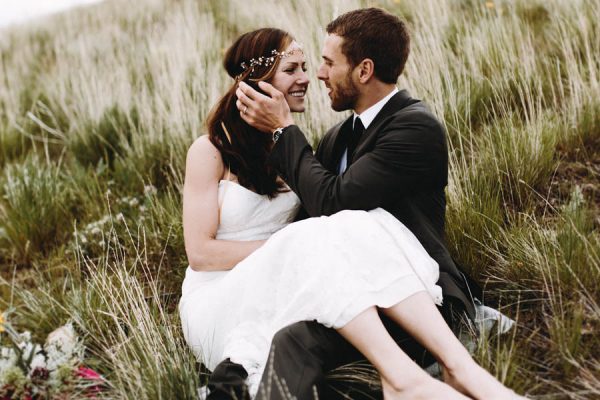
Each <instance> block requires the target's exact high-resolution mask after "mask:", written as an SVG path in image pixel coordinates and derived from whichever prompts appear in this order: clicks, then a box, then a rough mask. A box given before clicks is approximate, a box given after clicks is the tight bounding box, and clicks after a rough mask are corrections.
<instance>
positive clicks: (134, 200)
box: [129, 197, 140, 207]
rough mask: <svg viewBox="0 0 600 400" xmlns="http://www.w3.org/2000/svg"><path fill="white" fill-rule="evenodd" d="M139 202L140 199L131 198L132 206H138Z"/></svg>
mask: <svg viewBox="0 0 600 400" xmlns="http://www.w3.org/2000/svg"><path fill="white" fill-rule="evenodd" d="M138 204H140V201H139V200H138V199H137V198H136V197H133V198H132V199H131V200H129V206H130V207H136V206H137V205H138Z"/></svg>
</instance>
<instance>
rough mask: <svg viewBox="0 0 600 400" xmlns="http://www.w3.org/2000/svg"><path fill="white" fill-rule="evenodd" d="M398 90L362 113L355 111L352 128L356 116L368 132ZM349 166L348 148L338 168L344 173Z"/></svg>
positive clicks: (395, 89)
mask: <svg viewBox="0 0 600 400" xmlns="http://www.w3.org/2000/svg"><path fill="white" fill-rule="evenodd" d="M398 92H399V90H398V88H396V87H395V88H394V90H392V91H391V92H390V93H389V94H388V95H387V96H385V97H384V98H383V99H381V100H379V101H378V102H377V103H375V104H373V105H372V106H371V107H369V108H367V109H366V110H365V111H363V112H362V114H360V115H358V114H356V113H354V120H353V121H352V129H354V121H356V118H360V120H361V121H362V123H363V126H364V127H365V132H366V130H367V129H368V128H369V125H371V122H373V120H374V119H375V117H376V116H377V114H379V112H380V111H381V109H382V108H383V106H385V105H386V104H387V102H388V101H389V100H390V99H391V98H392V96H394V95H395V94H396V93H398ZM363 134H364V132H363ZM347 166H348V149H346V150H344V154H343V155H342V159H341V161H340V166H339V169H338V172H339V174H340V175H341V174H343V173H344V171H346V168H347Z"/></svg>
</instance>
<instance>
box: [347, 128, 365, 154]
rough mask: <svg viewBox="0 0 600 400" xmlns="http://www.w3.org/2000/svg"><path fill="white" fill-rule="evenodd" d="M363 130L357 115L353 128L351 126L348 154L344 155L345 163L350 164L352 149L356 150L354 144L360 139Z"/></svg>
mask: <svg viewBox="0 0 600 400" xmlns="http://www.w3.org/2000/svg"><path fill="white" fill-rule="evenodd" d="M364 131H365V127H364V125H363V123H362V121H361V120H360V118H359V117H356V120H354V128H352V135H350V137H349V138H348V155H347V156H346V160H347V161H346V165H350V163H351V162H352V159H353V158H354V151H355V150H356V145H357V144H358V141H359V140H360V137H361V136H362V134H363V132H364Z"/></svg>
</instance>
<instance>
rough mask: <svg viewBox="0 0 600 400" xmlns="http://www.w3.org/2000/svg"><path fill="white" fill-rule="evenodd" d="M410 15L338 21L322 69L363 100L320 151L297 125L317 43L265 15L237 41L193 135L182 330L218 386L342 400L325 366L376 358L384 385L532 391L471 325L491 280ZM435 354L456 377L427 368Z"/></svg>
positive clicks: (469, 394)
mask: <svg viewBox="0 0 600 400" xmlns="http://www.w3.org/2000/svg"><path fill="white" fill-rule="evenodd" d="M409 42H410V41H409V35H408V33H407V30H406V27H405V24H404V23H403V22H402V21H400V20H399V19H398V18H397V17H396V16H393V15H391V14H389V13H387V12H385V11H383V10H380V9H375V8H368V9H361V10H356V11H352V12H349V13H346V14H344V15H342V16H340V17H338V18H337V19H335V20H334V21H332V22H331V23H330V24H329V25H328V26H327V36H326V38H325V42H324V46H323V50H322V58H323V62H322V64H321V66H320V67H319V70H318V73H317V75H318V77H319V79H320V80H322V81H323V82H324V83H325V86H326V87H327V90H328V94H329V97H330V100H331V107H332V108H333V109H334V110H335V111H345V110H352V111H353V113H352V115H351V116H350V117H348V118H347V119H345V120H344V121H342V122H340V123H339V124H337V125H335V126H334V127H333V128H331V129H330V130H329V131H328V132H327V133H326V134H325V136H324V137H323V139H322V141H321V143H320V144H319V147H318V149H317V151H316V153H315V154H313V150H312V148H311V146H310V145H309V144H308V143H307V141H306V138H305V135H304V134H303V132H302V131H301V130H300V128H299V127H298V126H296V125H295V124H294V120H293V117H292V115H291V113H292V112H303V111H304V110H305V99H306V91H307V89H308V86H309V80H308V77H307V75H306V60H305V56H304V53H303V50H302V46H301V45H300V44H299V43H297V42H296V41H295V40H294V38H293V37H292V36H291V35H290V34H289V33H287V32H284V31H282V30H279V29H271V28H264V29H259V30H256V31H253V32H249V33H246V34H243V35H242V36H240V37H239V38H238V39H237V40H236V41H235V42H234V43H233V44H232V46H231V47H230V48H229V49H228V51H227V52H226V54H225V60H224V66H225V69H226V70H227V73H228V74H229V76H230V77H231V78H232V79H233V82H232V84H231V88H230V89H229V91H228V92H227V93H226V94H225V95H224V96H223V97H222V98H221V99H220V100H219V102H218V103H217V104H216V106H215V107H214V108H213V110H212V112H211V114H210V115H209V117H208V121H207V127H208V135H206V136H202V137H200V138H199V139H197V140H196V141H195V142H194V143H193V145H192V146H191V147H190V149H189V152H188V156H187V162H186V176H185V185H184V198H183V200H184V201H183V203H184V204H183V224H184V236H185V244H186V251H187V255H188V260H189V267H188V269H187V271H186V276H185V280H184V282H183V288H182V298H181V301H180V305H179V309H180V314H181V319H182V324H183V332H184V335H185V338H186V340H187V342H188V344H189V345H190V346H191V348H192V349H193V351H194V353H195V354H196V355H197V357H198V359H199V360H200V361H201V362H203V363H204V364H205V365H206V366H207V367H208V368H209V369H211V370H212V371H213V373H212V375H211V378H210V381H209V389H210V394H209V396H208V397H209V398H212V399H229V398H247V397H256V398H259V399H283V398H292V397H294V398H297V399H302V400H305V399H313V398H315V394H318V396H319V398H325V399H331V398H334V397H335V395H334V394H333V393H332V392H329V391H328V390H330V389H329V388H328V387H327V385H325V384H323V381H324V376H325V374H326V373H327V372H328V371H330V370H332V369H333V368H336V367H338V366H340V365H342V364H345V363H350V362H353V361H357V360H362V359H365V358H366V359H367V360H368V361H370V362H371V363H372V364H373V365H374V367H375V368H376V369H377V371H378V372H379V374H380V377H381V383H382V388H383V397H384V398H385V399H440V400H441V399H444V400H448V399H469V398H472V399H485V400H490V399H517V398H521V397H520V396H518V395H516V394H515V393H514V392H513V391H511V390H510V389H508V388H506V387H504V386H503V385H502V384H501V383H500V382H498V381H497V380H496V379H495V378H494V377H493V376H491V375H490V374H489V373H488V372H487V371H485V370H484V369H483V368H481V367H480V366H479V365H477V364H476V363H475V362H474V360H473V359H472V358H471V356H470V354H469V352H468V351H467V350H466V349H465V348H464V347H463V345H462V344H461V343H460V342H459V340H458V339H457V337H456V336H455V332H456V331H457V330H458V328H459V327H460V324H461V323H462V322H463V321H464V320H465V319H467V320H472V319H473V318H474V315H475V305H474V298H473V297H472V296H474V295H476V294H477V293H478V289H477V287H476V285H474V284H473V283H472V282H471V281H470V279H468V278H467V277H466V276H465V274H464V273H462V272H461V270H460V269H459V268H458V266H457V265H456V264H455V263H454V261H453V260H452V258H451V256H450V254H449V252H448V250H447V248H446V246H445V244H444V219H445V192H444V189H445V186H446V185H447V177H448V154H447V152H448V149H447V145H446V138H445V132H444V129H443V127H442V125H441V124H440V123H439V122H438V121H437V120H436V118H435V117H434V116H433V114H432V113H431V112H430V111H429V110H428V109H427V107H426V106H425V105H424V104H423V103H422V102H421V101H419V100H417V99H414V98H412V97H410V95H409V93H408V92H407V91H406V90H398V89H397V88H396V82H397V80H398V77H399V75H400V74H401V73H402V70H403V68H404V65H405V62H406V59H407V57H408V54H409ZM434 361H437V362H438V363H439V364H440V365H441V367H442V369H443V381H441V380H436V379H434V378H432V377H431V376H430V375H429V374H427V373H426V372H425V371H424V370H423V369H422V367H425V366H428V365H430V364H432V363H433V362H434Z"/></svg>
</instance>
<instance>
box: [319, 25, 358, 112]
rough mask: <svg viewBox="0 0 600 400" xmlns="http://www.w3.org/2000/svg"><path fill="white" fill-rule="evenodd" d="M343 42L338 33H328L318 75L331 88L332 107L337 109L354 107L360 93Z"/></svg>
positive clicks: (342, 109)
mask: <svg viewBox="0 0 600 400" xmlns="http://www.w3.org/2000/svg"><path fill="white" fill-rule="evenodd" d="M343 42H344V39H343V38H342V37H340V36H338V35H335V34H331V35H327V37H326V38H325V42H324V44H323V52H322V57H323V63H322V64H321V66H320V67H319V71H318V72H317V77H318V78H319V79H320V80H322V81H323V82H324V83H325V86H327V89H329V92H328V94H329V98H330V99H331V108H333V109H334V110H335V111H344V110H350V109H353V108H354V106H355V105H356V102H357V100H358V97H359V94H360V93H359V90H358V87H357V86H356V83H355V82H354V81H353V78H352V72H353V70H354V68H352V67H351V65H350V63H349V62H348V59H347V58H346V56H345V55H344V54H343V53H342V44H343Z"/></svg>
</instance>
